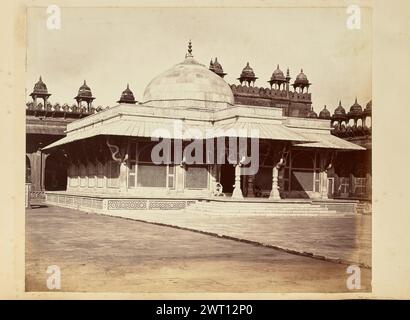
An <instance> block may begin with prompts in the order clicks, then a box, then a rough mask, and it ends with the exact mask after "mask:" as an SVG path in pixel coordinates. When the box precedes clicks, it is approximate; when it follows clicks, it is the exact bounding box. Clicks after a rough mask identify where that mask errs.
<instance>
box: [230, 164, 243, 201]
mask: <svg viewBox="0 0 410 320" xmlns="http://www.w3.org/2000/svg"><path fill="white" fill-rule="evenodd" d="M232 198H234V199H243V194H242V190H241V166H240V164H239V163H237V164H236V165H235V187H234V189H233V193H232Z"/></svg>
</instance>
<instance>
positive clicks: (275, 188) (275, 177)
mask: <svg viewBox="0 0 410 320" xmlns="http://www.w3.org/2000/svg"><path fill="white" fill-rule="evenodd" d="M278 181H279V170H278V167H277V165H275V166H273V170H272V190H271V192H270V195H269V199H271V200H279V199H280V193H279V183H278Z"/></svg>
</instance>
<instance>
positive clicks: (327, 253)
mask: <svg viewBox="0 0 410 320" xmlns="http://www.w3.org/2000/svg"><path fill="white" fill-rule="evenodd" d="M116 214H118V213H116ZM122 216H123V217H126V218H130V219H136V220H141V221H149V222H154V223H158V224H165V225H171V226H176V227H181V228H186V229H190V230H197V231H202V232H205V233H210V234H215V235H220V236H227V237H232V238H235V239H238V240H247V241H250V242H256V243H259V244H262V245H266V246H272V247H276V248H281V249H284V250H286V251H288V252H292V253H299V254H306V255H312V256H314V257H317V258H320V259H327V260H330V261H335V262H343V263H345V264H358V265H360V266H365V267H371V240H372V237H371V216H370V215H352V214H349V215H343V214H332V215H316V216H310V215H306V216H303V215H288V216H283V215H275V214H271V215H268V216H252V214H249V215H243V214H238V215H224V214H223V213H221V214H218V215H215V214H203V213H200V214H192V213H184V212H179V211H175V212H168V213H165V214H164V213H158V212H142V211H139V212H138V211H136V212H133V213H132V214H129V213H128V214H122Z"/></svg>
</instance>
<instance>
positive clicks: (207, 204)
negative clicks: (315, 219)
mask: <svg viewBox="0 0 410 320" xmlns="http://www.w3.org/2000/svg"><path fill="white" fill-rule="evenodd" d="M194 206H197V207H206V206H212V207H219V208H232V207H240V208H323V206H321V205H318V204H291V205H281V204H276V203H275V204H270V203H266V204H241V203H211V204H210V203H197V204H194Z"/></svg>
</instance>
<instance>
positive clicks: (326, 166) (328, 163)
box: [319, 152, 334, 200]
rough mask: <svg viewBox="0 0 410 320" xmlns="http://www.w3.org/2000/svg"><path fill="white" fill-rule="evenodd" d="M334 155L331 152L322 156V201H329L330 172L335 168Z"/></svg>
mask: <svg viewBox="0 0 410 320" xmlns="http://www.w3.org/2000/svg"><path fill="white" fill-rule="evenodd" d="M333 157H334V154H333V153H331V152H323V153H322V154H321V155H320V177H319V181H320V197H321V198H322V199H325V200H326V199H328V198H329V196H328V194H329V190H328V172H329V170H330V169H331V168H332V166H333Z"/></svg>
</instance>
